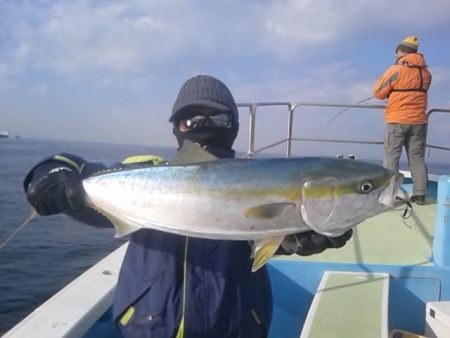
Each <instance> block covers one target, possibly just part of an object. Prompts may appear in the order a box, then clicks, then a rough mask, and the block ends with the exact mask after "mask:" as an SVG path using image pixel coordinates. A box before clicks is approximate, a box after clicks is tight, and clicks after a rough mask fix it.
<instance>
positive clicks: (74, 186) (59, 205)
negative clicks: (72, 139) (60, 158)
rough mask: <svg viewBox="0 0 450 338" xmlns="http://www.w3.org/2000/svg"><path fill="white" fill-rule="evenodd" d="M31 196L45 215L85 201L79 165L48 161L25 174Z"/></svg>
mask: <svg viewBox="0 0 450 338" xmlns="http://www.w3.org/2000/svg"><path fill="white" fill-rule="evenodd" d="M24 188H25V192H26V194H27V199H28V201H29V202H30V204H31V205H32V206H33V207H34V208H35V209H36V211H37V212H38V213H39V214H40V215H43V216H46V215H53V214H58V213H61V212H68V211H69V212H70V211H73V210H77V209H79V208H81V207H83V206H84V205H85V199H84V196H85V192H84V190H83V185H82V183H81V176H80V174H79V173H78V171H77V169H76V168H74V167H72V166H70V165H69V164H65V163H62V162H56V161H50V162H44V163H42V164H41V165H39V166H37V167H35V168H34V169H33V170H32V171H31V172H30V173H29V174H28V175H27V177H26V178H25V181H24Z"/></svg>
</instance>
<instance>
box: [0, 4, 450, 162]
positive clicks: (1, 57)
mask: <svg viewBox="0 0 450 338" xmlns="http://www.w3.org/2000/svg"><path fill="white" fill-rule="evenodd" d="M0 18H1V20H0V130H7V131H9V132H10V134H11V135H20V137H22V138H38V139H54V140H75V141H87V142H107V143H126V144H143V145H155V146H169V147H172V146H176V142H175V138H174V136H173V135H172V126H171V125H170V124H169V123H168V117H169V115H170V111H171V108H172V104H173V102H174V100H175V98H176V94H177V92H178V90H179V88H180V87H181V85H182V84H183V82H184V81H185V80H187V79H188V78H189V77H191V76H194V75H198V74H209V75H213V76H215V77H217V78H219V79H220V80H222V81H223V82H224V83H226V84H227V86H228V87H229V88H230V90H231V91H232V93H233V95H234V97H235V100H236V101H237V102H251V103H256V102H273V101H276V102H292V103H299V102H323V103H341V104H345V103H347V104H353V103H356V102H358V101H361V100H363V99H366V98H369V97H370V96H372V92H371V89H372V87H373V85H374V83H375V81H376V80H377V78H378V77H379V76H380V75H381V74H382V73H383V72H384V71H385V70H386V68H387V67H389V66H390V65H392V64H393V62H394V56H395V54H394V52H395V48H396V46H397V45H398V43H400V42H401V40H403V39H404V38H405V37H407V36H409V35H416V36H418V38H419V43H420V44H419V52H421V53H423V54H424V56H425V58H426V61H427V64H428V66H429V69H430V71H431V72H432V74H433V82H432V86H431V89H430V92H429V108H447V109H448V108H450V94H449V88H450V57H449V55H450V42H449V38H448V32H450V1H448V0H433V1H423V0H396V1H388V0H378V1H366V0H339V1H336V0H314V1H313V0H246V1H242V0H190V1H188V0H146V1H144V0H127V1H119V0H59V1H49V0H34V1H31V0H29V1H25V0H0ZM383 103H384V102H383V101H379V100H376V99H371V100H369V101H366V102H364V104H371V105H372V104H373V105H380V104H383ZM286 115H287V113H286V107H277V108H272V109H268V108H264V109H263V108H261V109H259V110H258V111H257V119H256V121H257V124H256V126H257V127H256V128H257V130H256V131H257V133H256V134H257V137H256V148H258V147H259V148H261V147H264V146H265V145H268V144H271V143H274V142H276V141H278V140H280V139H283V138H285V137H286V123H287V122H286ZM336 115H339V116H338V117H337V118H336V119H335V120H333V121H332V123H330V120H331V119H332V118H333V117H335V116H336ZM294 120H295V122H296V123H295V125H294V136H296V137H304V138H342V137H343V138H346V139H363V140H369V141H382V140H383V133H384V123H383V114H382V110H365V109H351V110H348V111H346V112H345V113H342V114H340V108H327V109H316V108H312V107H303V108H301V109H299V110H298V111H297V110H296V112H295V117H294ZM240 124H241V132H240V136H239V137H238V139H237V141H236V144H235V146H236V148H237V149H238V150H245V149H246V147H247V130H248V111H247V110H246V109H245V108H241V109H240ZM447 135H450V114H444V113H435V114H433V115H432V117H431V118H430V125H429V130H428V143H430V144H433V145H439V146H446V147H448V146H450V145H449V142H448V141H449V137H448V136H447ZM284 147H285V146H283V148H282V150H283V151H284ZM297 147H299V148H300V150H302V149H303V150H304V152H305V153H310V154H315V153H320V152H321V151H322V150H323V149H324V148H325V149H328V148H327V146H324V144H323V143H322V144H320V147H322V148H321V149H322V150H320V148H319V146H318V145H316V144H311V143H305V142H299V145H297ZM329 149H331V148H329ZM349 149H350V148H349ZM330 151H336V152H341V151H342V152H345V151H346V149H344V150H343V149H342V148H340V149H333V150H330ZM351 151H352V152H354V151H361V152H365V153H366V154H367V155H373V156H375V157H376V156H381V155H380V154H381V153H382V148H380V147H378V148H377V147H376V146H375V147H373V146H372V147H371V149H370V150H369V149H368V147H367V146H364V147H362V148H358V149H353V148H352V149H351ZM431 153H432V154H433V156H434V158H435V159H439V160H442V159H444V160H445V159H447V158H449V157H450V156H448V152H444V151H440V150H432V152H431Z"/></svg>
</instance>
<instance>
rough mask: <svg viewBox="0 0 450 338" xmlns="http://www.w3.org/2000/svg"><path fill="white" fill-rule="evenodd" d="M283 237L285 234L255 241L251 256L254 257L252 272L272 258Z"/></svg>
mask: <svg viewBox="0 0 450 338" xmlns="http://www.w3.org/2000/svg"><path fill="white" fill-rule="evenodd" d="M283 239H284V236H280V237H272V238H265V239H262V240H257V241H255V243H254V245H253V249H252V254H251V258H253V266H252V272H255V271H256V270H258V269H260V268H261V267H262V266H264V264H266V263H267V262H268V261H269V259H270V258H272V256H273V255H274V254H275V252H276V251H277V250H278V248H279V247H280V245H281V242H283Z"/></svg>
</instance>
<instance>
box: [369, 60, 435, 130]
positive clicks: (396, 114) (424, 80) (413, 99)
mask: <svg viewBox="0 0 450 338" xmlns="http://www.w3.org/2000/svg"><path fill="white" fill-rule="evenodd" d="M430 84H431V74H430V72H429V71H428V69H427V65H426V63H425V59H424V57H423V55H422V54H420V53H411V54H407V55H405V56H403V57H401V58H399V59H398V60H397V62H396V64H395V65H393V66H391V67H389V68H388V69H387V70H386V72H385V73H384V74H383V75H382V76H381V77H380V78H379V79H378V81H377V82H376V84H375V86H374V87H373V94H374V96H375V97H376V98H378V99H380V100H384V99H388V101H387V107H386V110H385V113H384V119H385V121H386V123H402V124H423V123H427V115H426V109H427V104H428V102H427V91H428V88H429V87H430Z"/></svg>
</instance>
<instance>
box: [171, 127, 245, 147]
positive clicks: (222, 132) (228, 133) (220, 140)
mask: <svg viewBox="0 0 450 338" xmlns="http://www.w3.org/2000/svg"><path fill="white" fill-rule="evenodd" d="M237 132H238V131H237V130H236V129H225V128H213V127H203V128H196V129H193V130H189V131H185V132H181V131H180V130H178V128H176V127H174V128H173V134H174V135H175V137H176V138H177V141H178V147H179V148H180V147H181V146H182V145H183V141H184V140H189V141H192V142H194V143H198V144H200V145H201V146H202V147H205V146H206V147H212V148H220V149H224V150H231V147H232V146H233V142H234V140H235V139H236V136H237Z"/></svg>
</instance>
